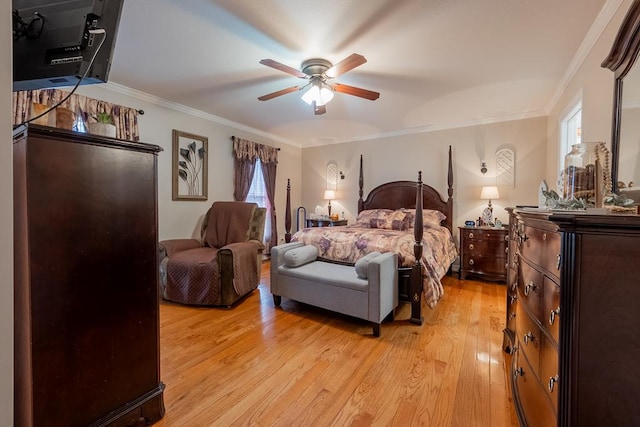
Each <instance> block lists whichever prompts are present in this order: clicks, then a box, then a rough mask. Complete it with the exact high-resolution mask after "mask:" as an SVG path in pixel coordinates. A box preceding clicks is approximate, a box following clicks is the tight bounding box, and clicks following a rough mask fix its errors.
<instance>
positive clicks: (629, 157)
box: [602, 0, 640, 203]
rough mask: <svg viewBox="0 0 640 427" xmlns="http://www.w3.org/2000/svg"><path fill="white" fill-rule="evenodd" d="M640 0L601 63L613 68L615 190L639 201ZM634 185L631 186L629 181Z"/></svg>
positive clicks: (613, 175) (612, 178)
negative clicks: (638, 60) (639, 57)
mask: <svg viewBox="0 0 640 427" xmlns="http://www.w3.org/2000/svg"><path fill="white" fill-rule="evenodd" d="M639 53H640V0H635V1H634V2H633V3H632V5H631V7H630V8H629V11H628V12H627V15H626V16H625V19H624V21H623V23H622V25H621V26H620V29H619V30H618V34H617V36H616V39H615V41H614V44H613V47H612V48H611V52H610V53H609V55H608V56H607V58H606V59H605V60H604V61H603V62H602V66H603V67H605V68H608V69H610V70H611V71H613V72H614V78H615V82H614V97H613V123H612V131H611V180H612V182H613V191H614V192H616V193H623V194H625V195H626V196H627V197H628V198H631V199H634V200H635V201H636V203H638V202H640V63H639V62H637V61H636V60H637V58H638V54H639ZM630 183H631V185H632V187H631V188H629V185H630Z"/></svg>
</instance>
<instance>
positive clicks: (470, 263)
mask: <svg viewBox="0 0 640 427" xmlns="http://www.w3.org/2000/svg"><path fill="white" fill-rule="evenodd" d="M459 228H460V272H459V274H458V277H459V278H460V279H466V277H467V276H471V275H473V276H477V277H480V278H482V279H486V280H496V281H503V282H506V280H507V268H506V264H507V243H508V242H507V239H508V233H507V232H508V230H507V229H506V228H493V227H459Z"/></svg>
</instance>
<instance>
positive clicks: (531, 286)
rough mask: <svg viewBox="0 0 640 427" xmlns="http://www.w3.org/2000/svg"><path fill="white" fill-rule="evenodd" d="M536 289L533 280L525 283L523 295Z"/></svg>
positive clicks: (527, 294)
mask: <svg viewBox="0 0 640 427" xmlns="http://www.w3.org/2000/svg"><path fill="white" fill-rule="evenodd" d="M536 289H538V287H537V286H536V284H535V283H533V282H529V283H527V285H526V286H525V287H524V294H525V296H529V294H530V293H531V291H535V290H536Z"/></svg>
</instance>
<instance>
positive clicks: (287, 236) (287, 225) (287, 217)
mask: <svg viewBox="0 0 640 427" xmlns="http://www.w3.org/2000/svg"><path fill="white" fill-rule="evenodd" d="M284 241H285V242H286V243H289V242H290V241H291V179H289V178H287V207H286V208H285V210H284Z"/></svg>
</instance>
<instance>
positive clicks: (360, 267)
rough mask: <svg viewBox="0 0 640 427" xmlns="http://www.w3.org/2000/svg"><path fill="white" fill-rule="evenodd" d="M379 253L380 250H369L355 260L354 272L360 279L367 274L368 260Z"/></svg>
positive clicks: (364, 277)
mask: <svg viewBox="0 0 640 427" xmlns="http://www.w3.org/2000/svg"><path fill="white" fill-rule="evenodd" d="M378 255H380V252H369V253H368V254H366V255H365V256H363V257H362V258H360V259H359V260H358V261H356V265H355V267H356V274H357V275H358V277H359V278H361V279H366V278H367V275H368V274H369V262H370V261H371V260H372V259H374V258H375V257H377V256H378Z"/></svg>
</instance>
